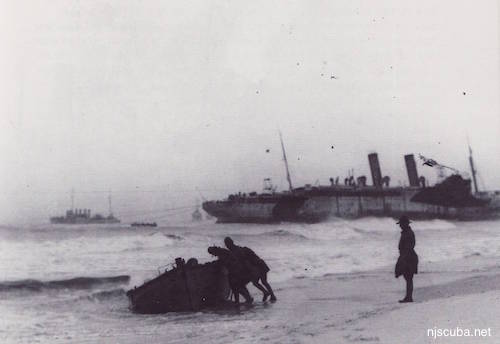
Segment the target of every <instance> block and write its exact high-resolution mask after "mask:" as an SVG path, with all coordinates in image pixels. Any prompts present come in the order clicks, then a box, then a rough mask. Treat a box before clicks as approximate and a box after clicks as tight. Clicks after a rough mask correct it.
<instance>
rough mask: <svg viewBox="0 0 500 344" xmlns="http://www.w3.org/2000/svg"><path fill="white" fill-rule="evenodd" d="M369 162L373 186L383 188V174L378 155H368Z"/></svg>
mask: <svg viewBox="0 0 500 344" xmlns="http://www.w3.org/2000/svg"><path fill="white" fill-rule="evenodd" d="M368 162H369V163H370V171H371V173H372V181H373V186H376V187H381V186H382V172H381V171H380V164H379V162H378V155H377V153H371V154H368Z"/></svg>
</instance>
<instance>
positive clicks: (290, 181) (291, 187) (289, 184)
mask: <svg viewBox="0 0 500 344" xmlns="http://www.w3.org/2000/svg"><path fill="white" fill-rule="evenodd" d="M279 133H280V141H281V150H282V151H283V161H284V162H285V169H286V180H288V186H289V187H290V192H293V186H292V179H291V178H290V170H289V169H288V160H287V159H286V152H285V145H284V144H283V137H282V135H281V131H280V132H279Z"/></svg>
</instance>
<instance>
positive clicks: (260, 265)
mask: <svg viewBox="0 0 500 344" xmlns="http://www.w3.org/2000/svg"><path fill="white" fill-rule="evenodd" d="M224 244H226V247H227V248H228V249H229V250H230V251H231V252H233V253H234V255H235V256H236V257H237V258H238V259H239V260H240V261H241V262H242V263H243V264H244V265H245V266H246V267H247V268H248V269H249V270H250V271H251V273H252V275H254V276H256V277H257V278H256V280H252V283H253V285H254V286H255V287H257V288H258V289H260V290H262V289H261V286H259V283H258V282H259V279H260V281H262V284H263V285H264V287H265V290H262V292H264V297H263V299H262V301H266V300H267V297H268V296H271V299H270V300H271V301H272V302H274V301H276V296H275V295H274V292H273V289H272V288H271V286H270V285H269V283H268V282H267V273H268V272H269V270H270V269H269V267H268V266H267V264H266V262H265V261H264V260H263V259H261V258H260V257H259V256H258V255H256V254H255V252H254V251H252V250H251V249H249V248H248V247H241V246H238V245H235V244H234V242H233V239H231V238H230V237H226V238H225V239H224Z"/></svg>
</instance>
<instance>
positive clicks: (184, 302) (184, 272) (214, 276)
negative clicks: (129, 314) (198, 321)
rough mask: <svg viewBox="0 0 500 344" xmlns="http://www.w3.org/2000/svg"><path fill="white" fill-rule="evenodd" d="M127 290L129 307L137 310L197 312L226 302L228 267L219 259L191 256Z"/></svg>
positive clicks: (227, 295)
mask: <svg viewBox="0 0 500 344" xmlns="http://www.w3.org/2000/svg"><path fill="white" fill-rule="evenodd" d="M175 263H176V266H175V267H174V268H173V269H171V270H167V271H165V272H164V273H162V274H161V275H159V276H158V277H156V278H154V279H152V280H150V281H148V282H145V283H144V284H143V285H141V286H139V287H134V288H133V289H131V290H129V291H128V292H127V296H128V298H129V301H130V308H131V309H132V310H133V311H134V312H137V313H146V314H156V313H167V312H182V311H198V310H201V309H205V308H209V307H216V306H218V305H224V304H227V303H228V302H229V297H230V287H229V282H228V278H227V270H226V269H225V268H224V267H223V266H222V265H221V264H220V262H219V261H214V262H209V263H205V264H198V262H197V260H196V259H194V258H191V259H189V260H188V261H187V262H184V259H182V258H177V259H176V260H175Z"/></svg>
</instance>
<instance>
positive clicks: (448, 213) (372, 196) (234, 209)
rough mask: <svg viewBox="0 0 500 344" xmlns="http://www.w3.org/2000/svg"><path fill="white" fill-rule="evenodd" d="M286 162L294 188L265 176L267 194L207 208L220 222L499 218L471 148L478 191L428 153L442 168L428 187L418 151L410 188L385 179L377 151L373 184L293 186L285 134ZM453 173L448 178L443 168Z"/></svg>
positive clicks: (498, 200) (408, 160)
mask: <svg viewBox="0 0 500 344" xmlns="http://www.w3.org/2000/svg"><path fill="white" fill-rule="evenodd" d="M280 140H281V146H282V151H283V160H284V162H285V168H286V176H287V180H288V184H289V190H287V191H282V192H276V191H275V188H274V187H272V186H270V185H269V184H270V183H269V182H270V180H268V179H267V180H265V183H266V182H267V185H266V184H265V187H264V192H263V193H256V192H251V193H249V194H245V193H243V194H242V193H238V194H232V195H229V196H228V198H227V199H224V200H215V201H207V202H204V203H203V209H204V210H205V211H206V212H207V213H208V214H210V215H212V216H214V217H216V218H217V222H219V223H231V222H236V223H244V222H248V223H276V222H281V221H289V222H310V223H313V222H320V221H324V220H326V219H328V218H330V217H340V218H358V217H364V216H387V217H394V218H396V217H399V216H400V215H402V214H405V215H408V216H409V217H410V218H414V219H415V218H420V219H434V218H442V219H457V220H482V219H489V218H497V217H500V192H499V191H496V192H489V193H487V192H478V189H477V181H476V171H475V169H474V163H473V160H472V151H470V157H469V162H470V165H471V170H472V178H473V181H474V187H475V193H474V194H473V193H472V190H471V189H472V188H471V180H470V179H466V178H463V177H462V176H461V175H460V174H459V173H458V171H457V170H455V169H453V168H450V167H447V166H444V165H441V164H438V163H437V162H436V161H434V160H432V159H427V158H425V157H423V156H420V158H421V159H422V160H423V161H424V165H427V166H431V167H435V168H438V170H439V171H440V173H441V177H442V178H441V179H442V181H441V182H439V183H437V184H436V185H434V186H427V185H426V180H425V178H424V177H423V176H420V177H419V175H418V171H417V165H416V163H415V157H414V155H413V154H408V155H405V157H404V161H405V165H406V169H407V172H408V179H409V183H410V186H408V187H402V186H399V187H391V186H389V183H390V178H389V177H388V176H385V177H382V173H381V169H380V164H379V160H378V155H377V153H372V154H369V155H368V162H369V165H370V171H371V177H372V180H373V185H367V183H366V177H365V176H359V177H358V178H356V179H354V176H353V174H352V175H351V176H350V177H348V178H345V179H344V183H343V184H339V180H338V177H337V178H336V179H333V178H330V185H316V186H312V185H310V184H306V185H305V186H304V187H298V188H294V187H292V181H291V178H290V173H289V169H288V163H287V159H286V153H285V148H284V145H283V140H282V138H281V134H280ZM446 169H450V170H452V171H453V174H452V175H451V176H449V177H447V178H446V177H445V174H444V171H445V170H446Z"/></svg>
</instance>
